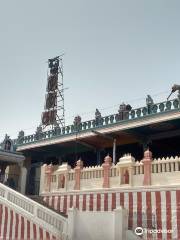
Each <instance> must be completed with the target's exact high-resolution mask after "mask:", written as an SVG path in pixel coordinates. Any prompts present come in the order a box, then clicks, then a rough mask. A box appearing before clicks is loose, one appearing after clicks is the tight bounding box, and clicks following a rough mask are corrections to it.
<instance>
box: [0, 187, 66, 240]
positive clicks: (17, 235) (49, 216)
mask: <svg viewBox="0 0 180 240" xmlns="http://www.w3.org/2000/svg"><path fill="white" fill-rule="evenodd" d="M33 198H34V199H33V200H32V199H30V198H29V197H26V196H24V195H22V194H20V193H19V192H16V191H15V190H13V189H11V188H9V187H7V186H5V185H4V184H1V183H0V229H1V231H0V238H1V239H6V238H7V239H10V238H12V239H13V238H14V239H29V238H30V239H53V240H68V239H69V238H68V235H67V231H68V229H67V226H68V222H67V218H66V216H65V215H62V214H59V213H57V211H56V210H54V209H53V210H52V209H51V208H50V207H49V206H48V207H47V205H46V203H44V201H43V200H42V198H41V197H38V196H36V197H33Z"/></svg>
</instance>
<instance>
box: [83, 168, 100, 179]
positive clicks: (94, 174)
mask: <svg viewBox="0 0 180 240" xmlns="http://www.w3.org/2000/svg"><path fill="white" fill-rule="evenodd" d="M103 176H104V172H103V168H102V167H101V166H96V167H85V168H83V170H82V172H81V179H92V178H103Z"/></svg>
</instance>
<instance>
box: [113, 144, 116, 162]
mask: <svg viewBox="0 0 180 240" xmlns="http://www.w3.org/2000/svg"><path fill="white" fill-rule="evenodd" d="M113 163H114V164H115V163H116V139H114V141H113Z"/></svg>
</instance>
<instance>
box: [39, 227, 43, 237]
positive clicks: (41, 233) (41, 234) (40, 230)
mask: <svg viewBox="0 0 180 240" xmlns="http://www.w3.org/2000/svg"><path fill="white" fill-rule="evenodd" d="M39 238H40V240H43V230H42V228H41V227H40V228H39Z"/></svg>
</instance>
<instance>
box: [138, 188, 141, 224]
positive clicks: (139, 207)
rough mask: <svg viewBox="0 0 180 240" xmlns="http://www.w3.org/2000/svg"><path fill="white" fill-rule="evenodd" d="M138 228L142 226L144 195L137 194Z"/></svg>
mask: <svg viewBox="0 0 180 240" xmlns="http://www.w3.org/2000/svg"><path fill="white" fill-rule="evenodd" d="M137 226H138V227H141V226H142V193H141V192H137Z"/></svg>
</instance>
